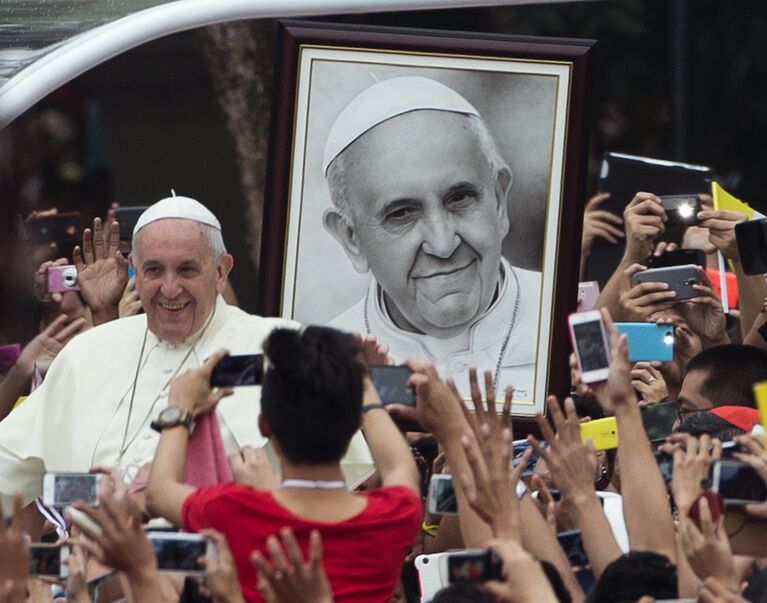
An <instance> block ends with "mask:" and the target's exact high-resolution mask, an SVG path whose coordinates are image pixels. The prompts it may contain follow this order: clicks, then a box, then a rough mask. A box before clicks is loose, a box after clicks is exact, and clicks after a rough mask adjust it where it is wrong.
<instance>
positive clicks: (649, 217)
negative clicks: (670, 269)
mask: <svg viewBox="0 0 767 603" xmlns="http://www.w3.org/2000/svg"><path fill="white" fill-rule="evenodd" d="M666 220H667V218H666V211H665V210H664V209H663V205H662V204H661V200H660V198H659V197H657V196H656V195H653V194H652V193H637V194H636V195H635V196H634V198H633V199H632V200H631V201H630V202H629V204H628V205H627V206H626V209H625V210H624V212H623V222H624V224H625V226H626V251H625V253H624V258H625V260H627V261H628V262H643V261H644V260H645V259H646V258H647V257H649V256H650V254H651V253H652V251H653V247H654V245H655V239H657V238H658V237H660V235H662V234H663V233H664V232H665V230H666Z"/></svg>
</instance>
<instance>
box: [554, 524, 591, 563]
mask: <svg viewBox="0 0 767 603" xmlns="http://www.w3.org/2000/svg"><path fill="white" fill-rule="evenodd" d="M557 542H559V546H560V547H562V550H563V551H564V552H565V555H567V560H568V561H569V562H570V567H572V568H573V569H574V570H576V571H577V570H582V569H585V568H587V567H589V565H590V563H589V557H588V555H587V554H586V549H584V548H583V536H582V535H581V531H580V530H570V531H569V532H560V533H559V534H557Z"/></svg>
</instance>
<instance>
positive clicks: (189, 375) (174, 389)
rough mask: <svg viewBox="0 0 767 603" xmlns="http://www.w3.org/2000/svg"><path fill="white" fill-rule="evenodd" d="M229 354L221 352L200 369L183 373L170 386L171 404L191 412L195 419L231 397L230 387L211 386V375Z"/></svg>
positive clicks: (224, 351)
mask: <svg viewBox="0 0 767 603" xmlns="http://www.w3.org/2000/svg"><path fill="white" fill-rule="evenodd" d="M227 354H228V352H227V351H226V350H219V351H217V352H216V353H215V354H213V355H212V356H211V357H210V358H208V360H206V361H205V364H203V365H202V366H201V367H200V368H197V369H190V370H188V371H186V372H185V373H182V374H181V375H179V376H178V377H176V378H175V379H173V381H171V384H170V396H169V400H170V403H171V404H173V405H175V406H180V407H181V408H184V409H186V410H188V411H190V412H191V413H192V414H193V415H194V416H195V417H196V416H197V415H200V414H203V413H206V412H208V411H210V410H213V408H215V406H216V404H218V402H219V400H221V398H224V397H226V396H231V395H232V394H233V393H234V391H233V390H232V389H231V388H229V387H222V388H216V389H215V390H214V389H212V388H211V386H210V375H211V373H212V372H213V367H215V366H216V365H217V364H218V362H219V361H220V360H221V359H222V358H223V357H224V356H226V355H227Z"/></svg>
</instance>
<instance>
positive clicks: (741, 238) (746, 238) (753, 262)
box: [735, 220, 767, 275]
mask: <svg viewBox="0 0 767 603" xmlns="http://www.w3.org/2000/svg"><path fill="white" fill-rule="evenodd" d="M735 239H736V240H737V242H738V251H739V252H740V263H741V266H742V267H743V272H745V273H746V274H749V275H755V274H765V273H767V220H750V221H748V222H740V223H739V224H736V225H735Z"/></svg>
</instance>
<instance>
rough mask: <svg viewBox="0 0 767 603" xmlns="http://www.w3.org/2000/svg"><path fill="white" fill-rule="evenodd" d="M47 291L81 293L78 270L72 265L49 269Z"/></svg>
mask: <svg viewBox="0 0 767 603" xmlns="http://www.w3.org/2000/svg"><path fill="white" fill-rule="evenodd" d="M47 289H48V291H50V292H51V293H63V292H64V291H79V290H80V285H78V284H77V268H76V267H75V266H74V265H72V264H70V265H67V266H51V267H50V268H48V272H47Z"/></svg>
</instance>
